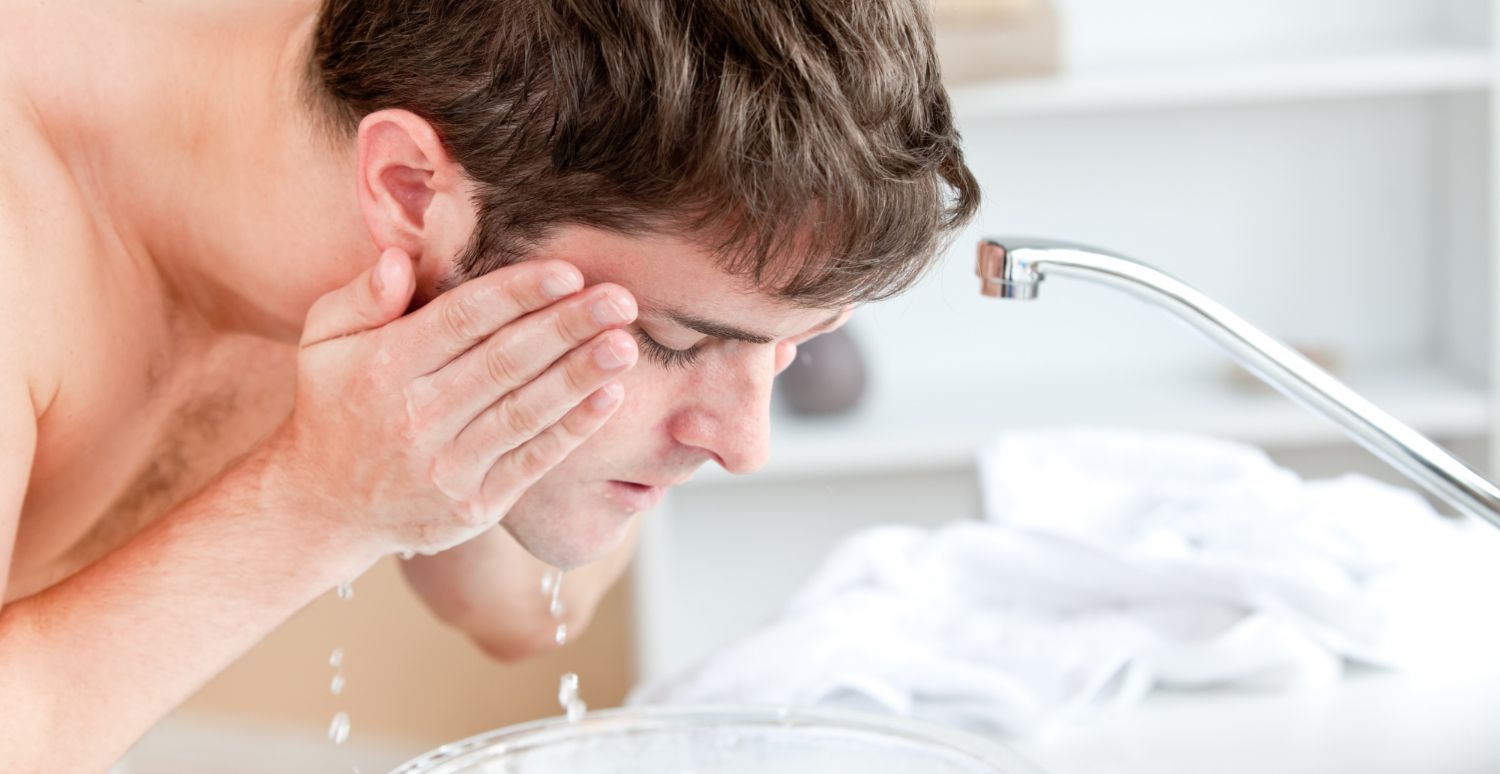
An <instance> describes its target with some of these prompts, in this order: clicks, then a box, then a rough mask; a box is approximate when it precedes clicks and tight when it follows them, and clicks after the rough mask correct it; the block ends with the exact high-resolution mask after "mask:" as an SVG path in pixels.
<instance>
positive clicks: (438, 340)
mask: <svg viewBox="0 0 1500 774" xmlns="http://www.w3.org/2000/svg"><path fill="white" fill-rule="evenodd" d="M582 289H583V275H582V274H580V273H579V271H578V269H576V268H574V267H573V266H572V265H571V264H569V263H567V262H566V261H558V260H546V261H525V262H522V263H518V264H515V265H513V266H507V267H505V268H503V269H499V270H496V271H493V272H490V273H489V274H486V275H484V276H482V277H477V278H475V279H472V280H470V281H468V282H465V283H464V284H462V285H459V286H458V287H456V288H453V289H452V290H449V291H448V292H446V293H444V294H442V295H441V296H438V297H437V298H436V299H433V301H432V302H431V303H429V304H427V305H426V306H424V307H422V308H421V309H419V310H417V311H416V312H414V313H413V314H412V315H411V316H410V318H408V321H403V324H404V325H409V326H410V327H411V330H413V331H415V336H414V341H412V343H411V344H410V346H411V349H410V350H408V355H409V356H410V358H411V363H412V367H413V368H414V369H415V371H416V372H417V373H420V374H429V373H432V372H433V371H436V370H438V369H440V368H442V367H443V366H445V365H447V364H448V363H449V362H450V361H452V360H453V359H454V358H456V357H458V356H459V355H462V354H463V353H465V352H467V351H469V350H470V349H471V348H473V347H474V345H475V344H478V343H479V342H481V341H483V340H485V339H487V338H489V336H490V335H491V334H493V333H494V332H495V331H497V330H499V329H500V328H502V327H504V326H505V325H506V324H508V323H510V322H511V321H513V320H516V319H517V318H520V317H523V316H525V315H526V314H529V313H531V312H534V311H536V310H538V309H541V308H543V307H546V306H547V305H548V304H551V303H553V302H555V301H557V300H559V299H562V298H567V297H568V296H570V295H573V294H574V293H577V292H578V291H579V290H582Z"/></svg>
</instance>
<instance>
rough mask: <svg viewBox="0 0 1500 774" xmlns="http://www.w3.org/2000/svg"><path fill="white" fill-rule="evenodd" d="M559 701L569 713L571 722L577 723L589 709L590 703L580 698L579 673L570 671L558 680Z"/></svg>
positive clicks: (564, 710)
mask: <svg viewBox="0 0 1500 774" xmlns="http://www.w3.org/2000/svg"><path fill="white" fill-rule="evenodd" d="M557 703H558V705H560V706H561V707H562V708H563V712H565V713H567V715H568V722H569V723H577V722H578V721H579V720H580V719H582V718H583V713H585V712H587V711H588V705H587V704H584V703H583V700H582V699H580V698H578V675H576V674H574V673H572V672H569V673H567V674H565V675H563V676H562V679H561V680H559V681H558V682H557Z"/></svg>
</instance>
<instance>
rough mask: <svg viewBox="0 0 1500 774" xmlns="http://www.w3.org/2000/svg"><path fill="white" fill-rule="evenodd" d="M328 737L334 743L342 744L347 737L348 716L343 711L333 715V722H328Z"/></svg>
mask: <svg viewBox="0 0 1500 774" xmlns="http://www.w3.org/2000/svg"><path fill="white" fill-rule="evenodd" d="M328 738H329V739H331V740H332V741H333V743H334V744H343V743H344V742H345V741H347V740H348V739H349V716H348V715H347V714H345V713H343V712H340V713H338V714H337V715H334V716H333V722H332V723H329V724H328Z"/></svg>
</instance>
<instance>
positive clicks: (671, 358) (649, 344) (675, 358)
mask: <svg viewBox="0 0 1500 774" xmlns="http://www.w3.org/2000/svg"><path fill="white" fill-rule="evenodd" d="M635 338H636V341H638V342H640V345H641V349H642V350H643V351H644V352H645V353H646V356H647V357H649V358H651V359H652V360H654V361H656V362H657V363H659V364H661V365H663V366H666V367H668V368H673V367H678V368H686V367H688V366H690V365H692V364H693V363H696V362H698V358H699V357H701V356H702V355H703V347H702V345H701V344H700V345H695V346H692V347H690V348H688V349H672V348H671V347H668V346H666V345H664V344H662V343H661V342H659V341H657V340H656V339H653V338H651V337H650V336H648V335H646V332H645V331H643V330H636V332H635Z"/></svg>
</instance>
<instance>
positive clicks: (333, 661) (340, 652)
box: [328, 648, 344, 667]
mask: <svg viewBox="0 0 1500 774" xmlns="http://www.w3.org/2000/svg"><path fill="white" fill-rule="evenodd" d="M343 663H344V649H343V648H334V649H333V652H332V653H329V654H328V665H329V666H331V667H337V666H339V665H340V664H343Z"/></svg>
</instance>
